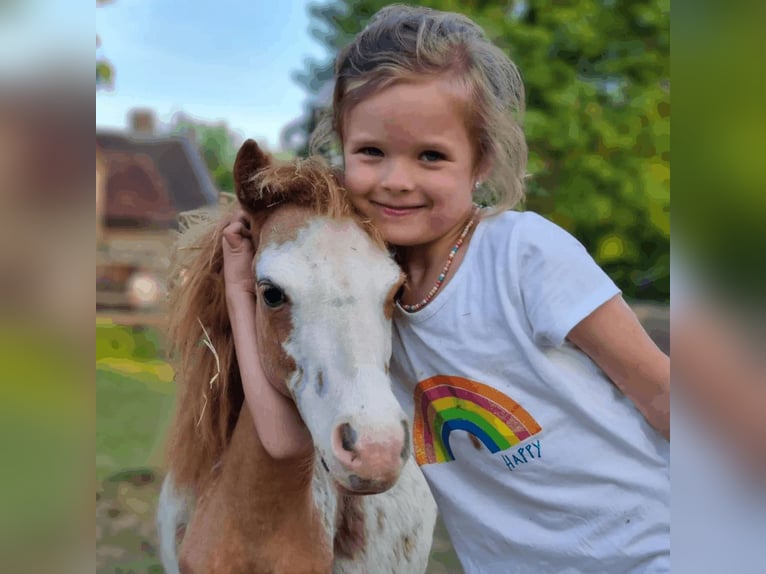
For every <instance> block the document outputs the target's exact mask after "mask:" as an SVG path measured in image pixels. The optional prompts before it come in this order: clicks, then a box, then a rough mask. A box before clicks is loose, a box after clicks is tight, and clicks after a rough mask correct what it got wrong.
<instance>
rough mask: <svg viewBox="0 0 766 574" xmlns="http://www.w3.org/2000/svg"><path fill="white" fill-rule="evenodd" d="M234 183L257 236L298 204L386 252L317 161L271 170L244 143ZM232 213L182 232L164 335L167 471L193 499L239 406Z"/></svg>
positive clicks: (225, 441) (218, 456)
mask: <svg viewBox="0 0 766 574" xmlns="http://www.w3.org/2000/svg"><path fill="white" fill-rule="evenodd" d="M234 179H235V186H236V190H237V197H238V199H239V203H240V204H241V205H242V207H243V208H244V209H245V210H246V211H247V212H248V214H249V215H250V217H251V219H252V222H253V237H254V238H257V237H258V227H259V225H261V224H262V222H263V221H264V220H265V218H266V217H267V216H268V214H269V213H271V212H272V211H273V210H274V209H278V208H279V207H281V206H285V205H298V206H302V207H306V208H309V209H310V210H311V212H312V213H314V214H316V215H317V216H326V217H332V218H335V219H338V218H354V219H356V220H357V221H358V222H359V223H360V224H361V225H362V227H363V228H364V229H365V230H366V231H367V232H368V233H369V234H370V236H371V237H372V238H373V239H374V240H375V241H376V243H378V244H379V245H380V246H381V247H382V246H383V241H382V240H381V238H380V236H379V234H378V233H377V232H376V231H375V230H374V228H373V227H372V226H371V224H369V223H368V222H365V221H362V220H360V219H359V218H358V217H357V215H356V214H355V212H354V211H353V209H352V207H351V206H350V204H349V203H348V202H347V201H346V197H345V192H344V190H343V188H342V187H341V186H340V184H339V182H338V177H337V174H335V173H334V172H333V171H332V170H331V169H330V167H329V166H328V165H327V163H326V162H325V161H324V160H322V159H321V158H317V157H312V158H308V159H303V160H296V161H294V162H290V163H277V164H274V163H272V161H271V158H270V157H269V156H267V155H265V154H264V153H263V152H262V151H261V150H260V149H259V148H258V146H257V144H255V142H253V141H252V140H248V141H247V142H245V144H244V145H243V146H242V149H241V150H240V152H239V154H238V156H237V162H236V163H235V166H234ZM233 211H234V208H233V207H232V208H229V209H225V210H223V212H222V213H218V214H210V213H208V214H207V215H204V214H200V213H197V217H196V218H195V217H192V216H190V217H187V221H192V220H194V219H196V221H194V222H193V223H190V224H187V227H186V229H185V230H183V231H182V234H181V236H180V238H179V247H178V249H177V252H176V257H175V261H174V265H173V271H172V274H171V278H172V279H171V290H170V302H169V309H170V312H169V326H168V336H169V343H170V350H171V356H172V357H173V363H174V367H175V372H176V382H177V383H178V400H177V409H176V415H175V419H174V421H173V424H172V426H171V428H170V432H169V452H168V459H169V470H171V471H172V472H173V475H174V481H175V484H176V485H177V486H178V487H181V488H189V489H191V491H192V492H193V493H194V494H195V495H196V496H199V495H201V494H202V493H203V491H204V489H205V486H206V485H207V484H208V481H209V480H211V479H212V478H213V477H214V476H215V473H214V469H215V467H216V464H217V463H218V462H219V461H220V459H221V456H222V454H223V453H224V451H225V449H226V447H227V445H228V444H229V441H230V439H231V435H232V432H233V430H234V426H235V424H236V422H237V419H238V417H239V413H240V410H241V408H242V404H243V400H244V392H243V389H242V381H241V379H240V374H239V369H238V367H237V363H236V356H235V352H234V340H233V338H232V333H231V326H230V324H229V318H228V314H227V311H226V300H225V293H224V281H223V250H222V238H223V229H224V228H225V227H226V225H227V224H228V223H229V221H230V219H231V215H232V213H233ZM256 247H257V246H256Z"/></svg>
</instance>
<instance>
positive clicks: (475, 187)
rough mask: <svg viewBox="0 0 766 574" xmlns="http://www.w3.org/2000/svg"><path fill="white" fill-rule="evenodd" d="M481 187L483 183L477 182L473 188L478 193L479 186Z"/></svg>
mask: <svg viewBox="0 0 766 574" xmlns="http://www.w3.org/2000/svg"><path fill="white" fill-rule="evenodd" d="M480 185H481V182H480V181H478V180H477V181H476V183H475V184H474V186H473V188H474V189H475V190H476V191H479V186H480Z"/></svg>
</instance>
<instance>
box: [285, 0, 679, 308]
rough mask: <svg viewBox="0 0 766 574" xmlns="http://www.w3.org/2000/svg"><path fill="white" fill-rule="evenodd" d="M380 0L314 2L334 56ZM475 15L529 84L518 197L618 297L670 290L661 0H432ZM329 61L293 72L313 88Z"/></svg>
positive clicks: (664, 6) (657, 296) (665, 20)
mask: <svg viewBox="0 0 766 574" xmlns="http://www.w3.org/2000/svg"><path fill="white" fill-rule="evenodd" d="M386 4H388V2H385V1H382V0H339V1H336V2H333V3H331V4H329V5H323V6H314V7H312V8H311V16H312V18H313V20H314V26H313V27H312V34H313V35H314V36H315V37H316V38H317V40H318V41H320V42H321V43H322V44H324V45H325V46H326V47H327V48H328V52H329V53H330V54H331V55H332V57H334V55H335V54H336V53H337V51H338V49H339V48H340V47H341V46H343V45H345V44H346V43H347V42H348V41H349V40H350V39H351V38H352V37H353V35H354V34H356V33H357V32H358V31H359V30H361V29H362V27H363V26H364V25H365V24H366V23H367V21H368V20H369V18H370V16H371V15H372V14H374V13H375V12H376V11H377V10H378V9H379V8H381V7H383V6H384V5H386ZM421 4H422V5H424V6H428V7H431V8H436V9H440V10H450V11H456V12H461V13H463V14H466V15H467V16H469V17H471V18H473V19H474V20H475V21H477V22H478V23H479V24H480V25H481V26H482V27H483V28H484V29H485V31H486V32H487V34H488V36H489V37H490V38H491V39H492V41H493V42H494V43H495V44H496V45H498V46H499V47H500V48H501V49H503V50H504V51H505V52H506V53H507V54H508V55H509V56H510V57H511V58H512V59H513V60H514V62H516V64H517V65H518V66H519V68H520V70H521V72H522V75H523V77H524V81H525V86H526V93H527V114H526V119H525V124H524V126H525V132H526V134H527V140H528V143H529V149H530V155H529V172H530V174H531V178H530V179H529V182H528V198H527V202H526V207H527V208H529V209H532V210H534V211H537V212H539V213H541V214H543V215H546V216H547V217H549V218H550V219H552V220H553V221H555V222H557V223H558V224H560V225H561V226H563V227H564V228H565V229H567V230H569V231H570V232H572V233H573V234H574V235H575V236H576V237H577V238H578V239H580V240H581V241H582V242H583V243H584V244H585V246H586V247H587V248H588V250H589V251H590V252H591V253H592V254H593V255H594V257H595V258H596V260H597V261H598V262H599V264H600V265H601V266H602V267H603V268H604V269H605V270H606V271H607V273H609V275H610V276H611V277H612V278H613V279H614V280H615V281H616V282H617V283H618V285H619V286H620V287H621V288H622V289H623V291H624V293H625V294H626V296H628V297H631V298H640V299H653V300H663V301H666V300H667V299H668V296H669V266H670V258H669V253H668V252H669V245H670V241H669V239H670V223H669V222H670V216H669V208H670V194H669V173H670V170H669V131H670V128H669V116H670V93H669V10H670V9H669V0H623V1H620V2H615V1H614V0H579V1H572V2H559V1H555V0H528V1H517V2H505V1H499V0H471V1H460V2H458V1H456V0H434V1H428V0H426V1H424V2H422V3H421ZM331 78H332V60H331V59H330V58H328V60H327V61H325V62H318V61H309V62H308V63H307V66H306V70H304V71H303V72H302V73H301V74H298V75H297V76H296V79H297V80H298V81H299V82H301V83H302V84H303V85H304V86H305V87H306V89H307V90H308V92H309V93H311V94H314V95H315V94H317V92H318V91H319V90H320V89H321V87H322V86H323V85H324V84H325V83H326V82H327V81H331Z"/></svg>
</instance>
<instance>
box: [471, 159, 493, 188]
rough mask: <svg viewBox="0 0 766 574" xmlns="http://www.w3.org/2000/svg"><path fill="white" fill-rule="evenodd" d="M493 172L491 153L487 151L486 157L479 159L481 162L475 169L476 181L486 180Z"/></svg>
mask: <svg viewBox="0 0 766 574" xmlns="http://www.w3.org/2000/svg"><path fill="white" fill-rule="evenodd" d="M491 173H492V158H491V157H490V155H489V153H485V154H484V157H482V158H480V159H479V163H478V164H477V165H476V169H474V175H473V177H474V181H476V182H485V181H487V178H489V175H490V174H491Z"/></svg>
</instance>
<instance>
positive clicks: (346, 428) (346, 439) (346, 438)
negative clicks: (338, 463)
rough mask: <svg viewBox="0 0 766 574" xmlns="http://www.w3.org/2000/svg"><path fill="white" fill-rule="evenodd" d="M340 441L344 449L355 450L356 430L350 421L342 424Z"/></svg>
mask: <svg viewBox="0 0 766 574" xmlns="http://www.w3.org/2000/svg"><path fill="white" fill-rule="evenodd" d="M340 442H341V445H342V446H343V450H346V451H348V452H353V451H354V445H355V444H356V431H355V430H354V427H352V426H351V425H350V424H348V423H343V424H342V425H340Z"/></svg>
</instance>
